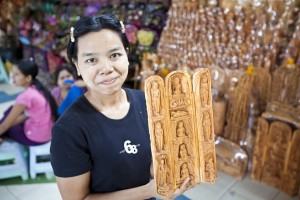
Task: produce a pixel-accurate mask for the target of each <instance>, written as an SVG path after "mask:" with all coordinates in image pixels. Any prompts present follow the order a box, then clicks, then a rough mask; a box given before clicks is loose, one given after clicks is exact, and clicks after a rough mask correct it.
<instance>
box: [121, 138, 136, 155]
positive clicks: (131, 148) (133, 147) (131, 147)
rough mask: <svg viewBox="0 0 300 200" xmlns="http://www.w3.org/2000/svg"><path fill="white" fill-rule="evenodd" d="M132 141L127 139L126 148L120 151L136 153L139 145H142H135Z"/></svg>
mask: <svg viewBox="0 0 300 200" xmlns="http://www.w3.org/2000/svg"><path fill="white" fill-rule="evenodd" d="M130 143H131V141H130V140H126V141H125V142H124V150H123V151H120V153H124V152H125V151H126V153H128V154H136V153H137V152H138V149H137V147H138V146H140V144H137V145H134V144H130Z"/></svg>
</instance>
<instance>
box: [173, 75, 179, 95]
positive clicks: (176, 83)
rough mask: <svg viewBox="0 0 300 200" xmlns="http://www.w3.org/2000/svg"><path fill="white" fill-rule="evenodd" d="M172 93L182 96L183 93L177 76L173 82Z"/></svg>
mask: <svg viewBox="0 0 300 200" xmlns="http://www.w3.org/2000/svg"><path fill="white" fill-rule="evenodd" d="M172 93H173V94H180V93H181V84H180V79H179V78H178V77H177V76H176V77H175V78H174V79H173V81H172Z"/></svg>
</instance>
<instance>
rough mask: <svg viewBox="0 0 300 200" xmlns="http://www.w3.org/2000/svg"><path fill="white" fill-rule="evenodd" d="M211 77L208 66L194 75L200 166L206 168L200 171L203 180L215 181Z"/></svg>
mask: <svg viewBox="0 0 300 200" xmlns="http://www.w3.org/2000/svg"><path fill="white" fill-rule="evenodd" d="M210 77H211V76H210V72H209V70H208V69H207V68H202V69H200V70H198V71H197V72H196V73H195V74H194V75H193V92H194V96H195V108H196V124H197V129H198V130H197V132H198V137H199V140H198V142H199V156H200V168H202V169H204V170H201V171H200V173H201V181H203V182H209V183H213V182H215V180H216V176H217V174H216V171H217V170H216V156H215V155H216V152H215V145H214V142H215V137H214V120H213V110H212V97H211V94H212V92H211V78H210ZM196 102H197V103H196Z"/></svg>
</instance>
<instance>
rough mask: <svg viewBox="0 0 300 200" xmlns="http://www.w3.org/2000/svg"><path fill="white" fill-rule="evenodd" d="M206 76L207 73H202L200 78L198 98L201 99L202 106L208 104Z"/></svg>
mask: <svg viewBox="0 0 300 200" xmlns="http://www.w3.org/2000/svg"><path fill="white" fill-rule="evenodd" d="M208 86H209V85H208V78H207V75H204V76H202V77H201V80H200V88H201V90H200V99H201V105H202V106H208V105H209V104H208V103H209V101H208V100H209V90H208V89H209V88H208Z"/></svg>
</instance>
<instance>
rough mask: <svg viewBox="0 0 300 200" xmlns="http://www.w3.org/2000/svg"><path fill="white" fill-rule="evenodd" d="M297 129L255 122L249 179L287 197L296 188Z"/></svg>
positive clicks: (299, 174)
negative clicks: (268, 186) (274, 189)
mask: <svg viewBox="0 0 300 200" xmlns="http://www.w3.org/2000/svg"><path fill="white" fill-rule="evenodd" d="M299 143H300V129H296V130H295V131H294V132H293V133H292V127H291V126H290V125H289V124H287V123H285V122H282V121H274V122H271V123H270V122H269V121H267V120H266V119H264V118H259V123H258V129H257V133H256V142H255V149H254V155H253V159H252V167H251V175H250V177H251V178H252V179H254V180H258V181H263V182H265V183H267V184H269V185H271V186H273V187H276V188H278V189H279V190H281V191H283V192H285V193H286V194H288V195H290V196H294V195H297V193H298V188H299V185H300V147H299Z"/></svg>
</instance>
